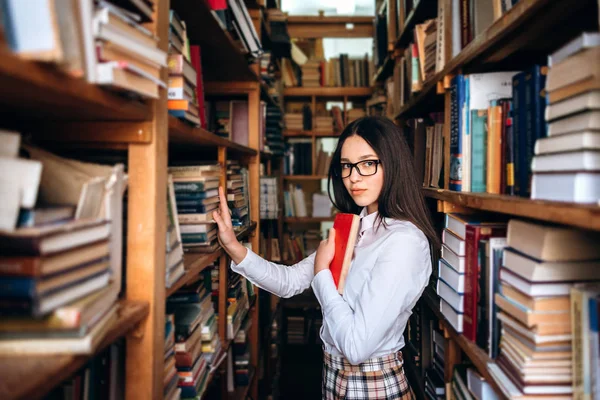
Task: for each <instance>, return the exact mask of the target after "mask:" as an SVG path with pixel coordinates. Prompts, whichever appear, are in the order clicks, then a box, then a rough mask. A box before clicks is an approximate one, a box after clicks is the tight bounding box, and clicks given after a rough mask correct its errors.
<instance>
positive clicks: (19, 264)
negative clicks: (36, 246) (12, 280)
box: [0, 257, 41, 277]
mask: <svg viewBox="0 0 600 400" xmlns="http://www.w3.org/2000/svg"><path fill="white" fill-rule="evenodd" d="M40 264H41V260H40V259H39V258H37V257H0V275H4V276H6V275H8V276H28V277H33V276H37V275H39V274H40V273H41V271H40V269H41V265H40Z"/></svg>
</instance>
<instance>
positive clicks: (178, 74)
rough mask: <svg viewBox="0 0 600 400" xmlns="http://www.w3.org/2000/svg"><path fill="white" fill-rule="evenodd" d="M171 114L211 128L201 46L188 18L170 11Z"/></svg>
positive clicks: (169, 94)
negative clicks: (191, 37)
mask: <svg viewBox="0 0 600 400" xmlns="http://www.w3.org/2000/svg"><path fill="white" fill-rule="evenodd" d="M168 65H169V91H168V97H169V100H168V103H167V106H168V108H169V114H170V115H173V116H175V117H177V118H180V119H182V120H184V121H186V122H188V123H189V124H191V125H193V126H201V127H202V128H204V129H206V128H207V123H206V110H205V101H204V83H203V79H202V61H201V55H200V46H197V45H191V44H190V42H189V39H188V35H187V30H186V25H185V22H184V21H182V20H181V18H180V17H179V15H178V14H177V13H176V12H175V11H174V10H171V11H170V13H169V58H168Z"/></svg>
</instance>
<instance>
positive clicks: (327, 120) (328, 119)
mask: <svg viewBox="0 0 600 400" xmlns="http://www.w3.org/2000/svg"><path fill="white" fill-rule="evenodd" d="M314 131H315V132H316V133H326V134H331V133H333V117H332V116H330V115H324V116H319V115H317V116H316V117H315V128H314Z"/></svg>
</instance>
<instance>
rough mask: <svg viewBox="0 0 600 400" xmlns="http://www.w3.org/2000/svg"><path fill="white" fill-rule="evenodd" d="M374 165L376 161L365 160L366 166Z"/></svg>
mask: <svg viewBox="0 0 600 400" xmlns="http://www.w3.org/2000/svg"><path fill="white" fill-rule="evenodd" d="M373 165H375V161H365V162H364V166H365V167H367V168H368V167H372V166H373Z"/></svg>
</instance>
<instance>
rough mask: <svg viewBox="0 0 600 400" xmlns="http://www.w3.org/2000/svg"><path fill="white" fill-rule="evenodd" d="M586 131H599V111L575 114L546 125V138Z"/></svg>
mask: <svg viewBox="0 0 600 400" xmlns="http://www.w3.org/2000/svg"><path fill="white" fill-rule="evenodd" d="M588 130H591V131H598V130H600V110H592V111H588V112H584V113H580V114H575V115H572V116H570V117H567V118H563V119H559V120H557V121H554V122H552V123H550V124H548V136H556V135H564V134H565V133H571V132H579V131H588Z"/></svg>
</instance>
